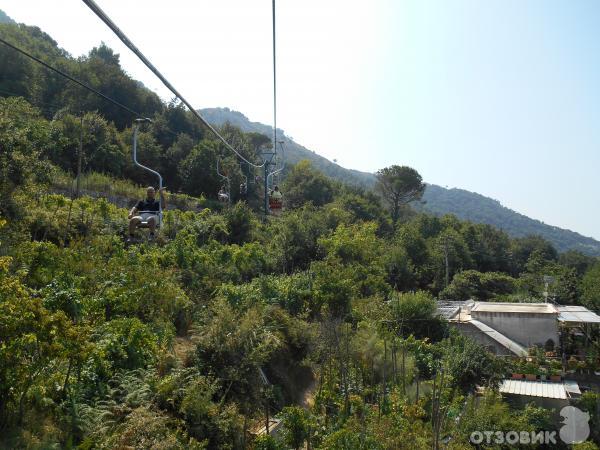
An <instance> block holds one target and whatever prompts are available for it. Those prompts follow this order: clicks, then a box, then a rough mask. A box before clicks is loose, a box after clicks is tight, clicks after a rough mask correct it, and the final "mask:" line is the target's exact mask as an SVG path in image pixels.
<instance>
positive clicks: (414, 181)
mask: <svg viewBox="0 0 600 450" xmlns="http://www.w3.org/2000/svg"><path fill="white" fill-rule="evenodd" d="M377 189H378V190H379V192H380V193H381V194H382V196H383V198H384V200H385V201H386V202H387V203H388V205H389V208H390V214H391V216H392V224H393V225H394V228H395V227H396V224H397V223H398V219H399V218H400V212H401V210H402V208H403V207H405V206H406V205H407V204H409V203H410V202H413V201H415V200H420V199H421V197H422V196H423V193H424V192H425V183H423V179H422V178H421V175H419V172H417V171H416V170H415V169H413V168H411V167H407V166H396V165H394V166H390V167H385V168H383V169H381V170H379V171H378V172H377Z"/></svg>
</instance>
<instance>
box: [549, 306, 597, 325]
mask: <svg viewBox="0 0 600 450" xmlns="http://www.w3.org/2000/svg"><path fill="white" fill-rule="evenodd" d="M556 309H557V310H558V320H559V321H560V322H576V323H600V316H599V315H598V314H596V313H595V312H592V311H590V310H589V309H587V308H585V307H583V306H557V307H556Z"/></svg>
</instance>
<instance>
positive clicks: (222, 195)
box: [217, 159, 231, 203]
mask: <svg viewBox="0 0 600 450" xmlns="http://www.w3.org/2000/svg"><path fill="white" fill-rule="evenodd" d="M217 175H219V177H221V179H222V180H223V182H224V183H223V185H222V187H221V189H220V190H219V193H218V194H217V198H218V200H219V201H220V202H223V203H231V183H230V180H229V177H228V176H227V173H221V171H220V170H219V160H218V159H217ZM223 190H224V191H225V192H221V191H223Z"/></svg>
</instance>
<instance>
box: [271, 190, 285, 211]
mask: <svg viewBox="0 0 600 450" xmlns="http://www.w3.org/2000/svg"><path fill="white" fill-rule="evenodd" d="M282 206H283V194H282V193H281V191H280V190H279V186H277V185H275V186H274V187H273V190H271V192H270V193H269V208H271V209H281V207H282Z"/></svg>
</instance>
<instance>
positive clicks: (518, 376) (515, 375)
mask: <svg viewBox="0 0 600 450" xmlns="http://www.w3.org/2000/svg"><path fill="white" fill-rule="evenodd" d="M511 378H512V379H513V380H522V379H523V374H522V373H513V374H512V377H511Z"/></svg>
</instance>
